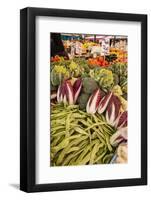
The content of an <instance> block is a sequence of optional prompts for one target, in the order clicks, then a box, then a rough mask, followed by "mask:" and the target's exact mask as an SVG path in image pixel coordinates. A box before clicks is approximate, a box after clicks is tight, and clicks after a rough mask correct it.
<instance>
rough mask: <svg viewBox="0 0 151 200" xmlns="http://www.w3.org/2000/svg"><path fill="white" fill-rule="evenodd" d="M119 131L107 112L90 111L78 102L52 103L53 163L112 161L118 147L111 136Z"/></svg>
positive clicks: (54, 164) (86, 163)
mask: <svg viewBox="0 0 151 200" xmlns="http://www.w3.org/2000/svg"><path fill="white" fill-rule="evenodd" d="M114 132H115V130H114V128H113V127H111V126H110V125H108V124H107V123H106V121H105V118H104V116H103V115H99V114H95V115H92V114H88V113H86V112H84V111H81V110H79V108H78V105H69V106H64V105H62V104H55V105H53V106H52V107H51V134H50V135H51V137H50V138H51V145H50V158H51V163H50V165H51V166H66V165H88V164H105V163H109V162H110V160H111V158H112V157H113V155H114V152H115V149H114V148H113V147H112V146H111V145H110V142H109V141H110V136H111V135H112V134H113V133H114Z"/></svg>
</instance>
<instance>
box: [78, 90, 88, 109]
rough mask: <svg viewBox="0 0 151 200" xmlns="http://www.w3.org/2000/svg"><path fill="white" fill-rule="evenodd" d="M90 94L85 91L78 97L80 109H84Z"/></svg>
mask: <svg viewBox="0 0 151 200" xmlns="http://www.w3.org/2000/svg"><path fill="white" fill-rule="evenodd" d="M89 97H90V95H89V94H86V93H82V94H81V95H80V96H79V98H78V104H79V108H80V109H85V108H86V105H87V102H88V100H89Z"/></svg>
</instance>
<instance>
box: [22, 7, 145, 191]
mask: <svg viewBox="0 0 151 200" xmlns="http://www.w3.org/2000/svg"><path fill="white" fill-rule="evenodd" d="M146 184H147V15H143V14H126V13H109V12H94V11H82V10H61V9H47V8H25V9H22V10H21V11H20V189H21V190H23V191H25V192H42V191H54V190H71V189H90V188H104V187H121V186H133V185H135V186H136V185H146Z"/></svg>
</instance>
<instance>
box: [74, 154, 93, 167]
mask: <svg viewBox="0 0 151 200" xmlns="http://www.w3.org/2000/svg"><path fill="white" fill-rule="evenodd" d="M90 155H91V152H89V153H88V154H87V155H86V156H85V157H84V158H83V159H82V160H81V161H80V162H79V163H77V165H85V164H86V163H88V162H89V160H90Z"/></svg>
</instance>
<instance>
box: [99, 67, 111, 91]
mask: <svg viewBox="0 0 151 200" xmlns="http://www.w3.org/2000/svg"><path fill="white" fill-rule="evenodd" d="M99 77H100V79H99V85H100V87H101V88H102V89H104V90H108V89H110V88H111V87H112V86H113V84H114V79H113V74H112V72H111V71H110V70H107V69H101V70H100V73H99Z"/></svg>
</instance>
